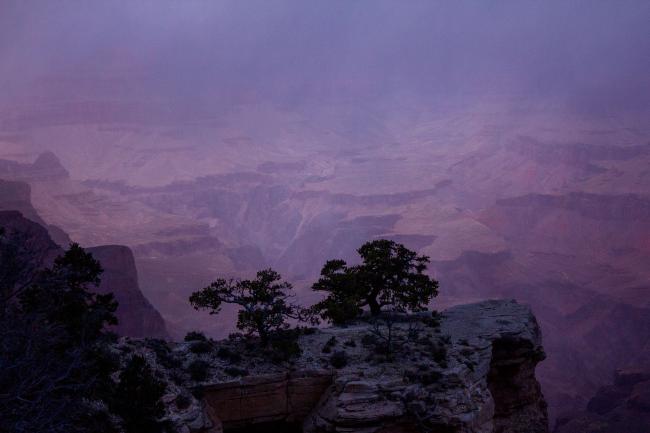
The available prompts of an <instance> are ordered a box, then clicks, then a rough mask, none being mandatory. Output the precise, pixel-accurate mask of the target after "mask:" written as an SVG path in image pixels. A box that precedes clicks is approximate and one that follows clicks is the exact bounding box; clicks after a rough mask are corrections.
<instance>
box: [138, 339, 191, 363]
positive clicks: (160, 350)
mask: <svg viewBox="0 0 650 433" xmlns="http://www.w3.org/2000/svg"><path fill="white" fill-rule="evenodd" d="M145 344H146V346H147V347H148V348H150V349H151V350H153V352H154V353H155V354H156V360H157V361H158V363H160V365H162V366H163V367H165V368H167V369H174V368H179V367H180V366H181V364H182V362H181V361H180V360H179V359H178V358H176V357H175V356H174V355H173V354H172V352H171V350H170V349H169V345H168V344H167V342H166V341H165V340H161V339H157V338H147V339H146V340H145Z"/></svg>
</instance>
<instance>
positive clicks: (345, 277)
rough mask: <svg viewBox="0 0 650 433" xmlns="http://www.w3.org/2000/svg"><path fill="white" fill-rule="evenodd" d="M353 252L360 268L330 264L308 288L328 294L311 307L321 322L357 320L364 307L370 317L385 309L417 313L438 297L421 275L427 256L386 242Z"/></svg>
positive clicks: (435, 286) (434, 285)
mask: <svg viewBox="0 0 650 433" xmlns="http://www.w3.org/2000/svg"><path fill="white" fill-rule="evenodd" d="M357 251H358V253H359V255H360V256H361V259H362V263H361V264H360V265H357V266H348V264H347V263H346V262H345V261H343V260H330V261H328V262H327V263H326V264H325V266H323V269H322V270H321V277H320V279H319V280H318V281H317V282H316V283H315V284H314V285H313V286H312V289H313V290H316V291H324V292H327V293H328V295H327V297H326V298H325V299H324V300H322V301H321V302H319V303H317V304H316V305H314V307H312V309H313V311H315V312H317V313H319V314H320V315H321V317H323V318H324V319H328V320H331V321H332V322H334V323H343V322H345V321H348V320H351V319H354V318H355V317H357V316H358V315H359V314H360V313H361V311H362V309H363V308H364V307H367V308H368V309H369V310H370V313H371V314H372V315H373V316H377V315H379V314H380V313H381V311H382V310H383V309H384V308H385V307H388V308H389V309H390V310H391V311H397V312H408V311H411V312H413V311H421V310H424V309H425V308H426V306H427V304H428V303H429V302H430V301H431V299H432V298H433V297H435V296H436V295H437V294H438V282H437V281H435V280H434V279H432V278H431V277H429V276H428V275H426V274H425V271H426V269H427V265H428V263H429V258H428V257H427V256H423V255H422V256H421V255H418V254H417V253H416V252H414V251H411V250H409V249H408V248H406V247H405V246H404V245H402V244H398V243H396V242H394V241H391V240H386V239H379V240H374V241H371V242H367V243H365V244H364V245H363V246H361V248H359V249H358V250H357Z"/></svg>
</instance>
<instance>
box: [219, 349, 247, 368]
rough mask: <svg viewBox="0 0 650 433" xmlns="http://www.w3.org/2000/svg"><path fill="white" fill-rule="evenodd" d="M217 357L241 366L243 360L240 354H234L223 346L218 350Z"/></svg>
mask: <svg viewBox="0 0 650 433" xmlns="http://www.w3.org/2000/svg"><path fill="white" fill-rule="evenodd" d="M217 357H219V358H221V359H225V360H227V361H228V362H230V363H231V364H239V363H240V362H241V360H242V358H241V355H240V354H239V353H238V352H234V351H232V350H230V349H229V348H227V347H223V346H222V347H220V348H219V349H218V350H217Z"/></svg>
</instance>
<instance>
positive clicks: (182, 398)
mask: <svg viewBox="0 0 650 433" xmlns="http://www.w3.org/2000/svg"><path fill="white" fill-rule="evenodd" d="M174 403H176V408H177V409H180V410H183V409H187V408H188V407H190V404H192V398H191V397H190V396H189V394H187V392H183V393H181V394H179V395H178V396H177V397H176V400H175V401H174Z"/></svg>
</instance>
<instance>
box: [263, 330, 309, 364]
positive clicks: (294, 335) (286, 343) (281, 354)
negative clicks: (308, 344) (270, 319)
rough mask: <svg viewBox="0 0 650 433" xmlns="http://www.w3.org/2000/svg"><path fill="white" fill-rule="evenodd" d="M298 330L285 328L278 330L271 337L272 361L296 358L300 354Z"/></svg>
mask: <svg viewBox="0 0 650 433" xmlns="http://www.w3.org/2000/svg"><path fill="white" fill-rule="evenodd" d="M298 336H299V332H296V331H295V330H286V331H284V332H279V333H277V334H276V335H274V336H273V338H272V339H271V353H270V356H271V360H272V361H273V362H285V361H289V360H290V359H293V358H297V357H298V356H300V355H301V354H302V348H301V347H300V345H299V344H298Z"/></svg>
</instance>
